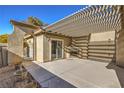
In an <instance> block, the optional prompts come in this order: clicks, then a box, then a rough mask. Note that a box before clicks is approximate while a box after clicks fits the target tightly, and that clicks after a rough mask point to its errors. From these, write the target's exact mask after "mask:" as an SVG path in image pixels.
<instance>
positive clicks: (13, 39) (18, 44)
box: [8, 27, 25, 64]
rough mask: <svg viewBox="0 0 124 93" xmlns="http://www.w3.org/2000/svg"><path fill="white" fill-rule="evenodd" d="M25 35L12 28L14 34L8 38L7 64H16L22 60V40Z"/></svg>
mask: <svg viewBox="0 0 124 93" xmlns="http://www.w3.org/2000/svg"><path fill="white" fill-rule="evenodd" d="M24 35H25V33H24V32H23V31H21V30H20V29H19V28H17V27H14V32H13V33H12V34H11V35H9V37H8V63H9V64H11V63H18V62H21V61H22V58H23V38H24Z"/></svg>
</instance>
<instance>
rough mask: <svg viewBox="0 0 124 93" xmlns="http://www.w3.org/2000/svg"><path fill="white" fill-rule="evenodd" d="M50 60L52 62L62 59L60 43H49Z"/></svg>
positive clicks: (54, 41) (55, 41) (53, 41)
mask: <svg viewBox="0 0 124 93" xmlns="http://www.w3.org/2000/svg"><path fill="white" fill-rule="evenodd" d="M51 58H52V60H54V59H59V58H62V41H57V40H52V41H51Z"/></svg>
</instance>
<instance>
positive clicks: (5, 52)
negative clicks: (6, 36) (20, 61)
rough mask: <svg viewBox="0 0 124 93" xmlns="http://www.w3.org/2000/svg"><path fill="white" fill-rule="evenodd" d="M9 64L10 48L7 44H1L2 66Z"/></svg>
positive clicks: (0, 60) (0, 64) (0, 61)
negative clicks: (8, 48)
mask: <svg viewBox="0 0 124 93" xmlns="http://www.w3.org/2000/svg"><path fill="white" fill-rule="evenodd" d="M6 65H8V50H7V45H6V44H0V67H3V66H6Z"/></svg>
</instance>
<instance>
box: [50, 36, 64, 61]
mask: <svg viewBox="0 0 124 93" xmlns="http://www.w3.org/2000/svg"><path fill="white" fill-rule="evenodd" d="M52 40H55V41H61V42H62V58H64V49H63V48H64V40H63V39H57V38H50V41H49V50H50V51H49V59H50V61H51V60H52V54H51V51H52V49H51V48H52Z"/></svg>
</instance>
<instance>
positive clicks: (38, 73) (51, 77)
mask: <svg viewBox="0 0 124 93" xmlns="http://www.w3.org/2000/svg"><path fill="white" fill-rule="evenodd" d="M23 66H24V68H25V69H26V70H27V71H28V72H29V73H30V74H31V76H32V77H33V78H34V79H35V80H36V81H37V82H38V83H39V85H40V86H41V87H43V88H76V87H75V86H74V85H72V84H70V83H69V82H67V81H65V80H63V79H62V78H60V77H58V76H56V75H55V74H53V73H51V72H49V71H48V70H46V69H44V68H43V67H41V66H39V65H37V64H35V63H33V62H25V63H23Z"/></svg>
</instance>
